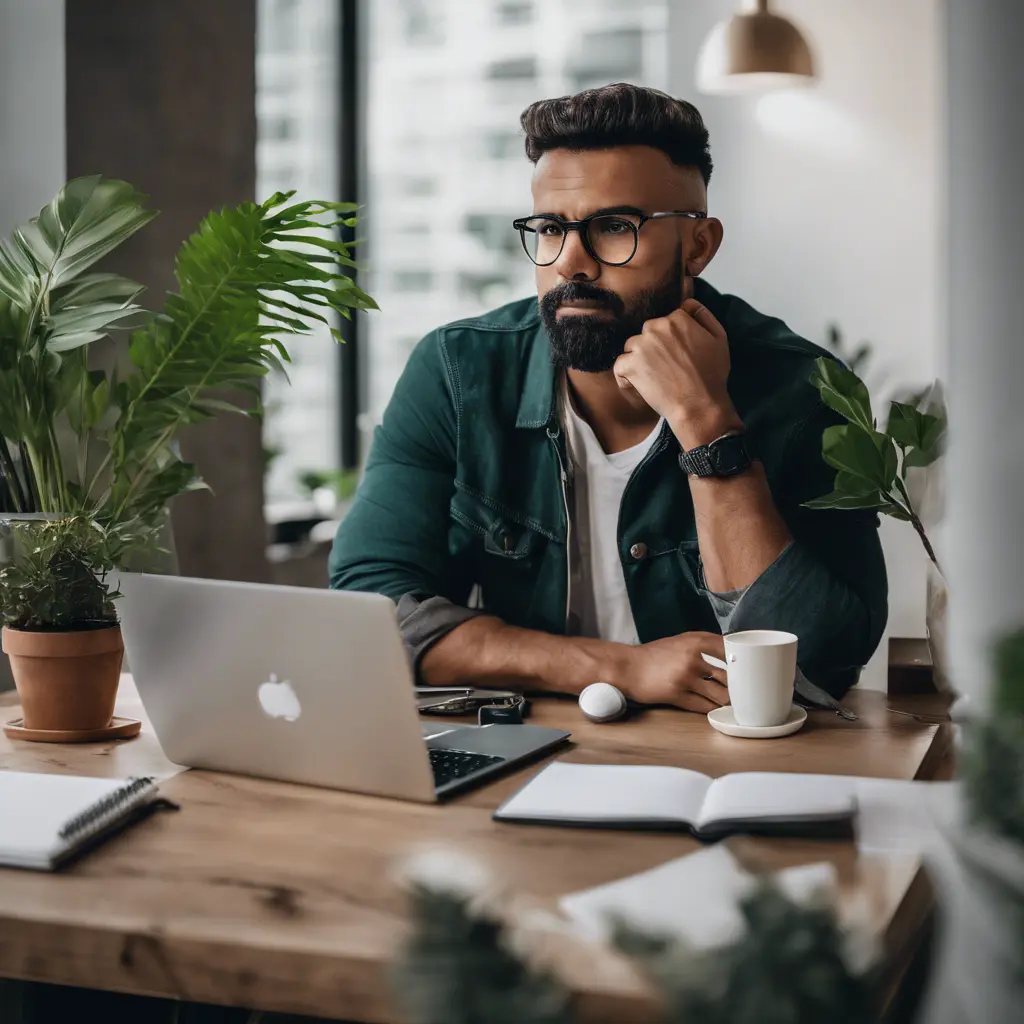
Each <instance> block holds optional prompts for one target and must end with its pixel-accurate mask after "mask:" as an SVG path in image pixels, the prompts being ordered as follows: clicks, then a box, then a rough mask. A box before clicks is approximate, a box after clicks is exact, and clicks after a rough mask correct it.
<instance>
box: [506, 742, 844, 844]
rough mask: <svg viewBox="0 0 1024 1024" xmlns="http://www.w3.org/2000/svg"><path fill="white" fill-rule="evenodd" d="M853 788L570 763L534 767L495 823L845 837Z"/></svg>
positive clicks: (750, 775) (808, 778)
mask: <svg viewBox="0 0 1024 1024" xmlns="http://www.w3.org/2000/svg"><path fill="white" fill-rule="evenodd" d="M856 809H857V804H856V797H855V794H854V789H853V787H852V786H850V785H844V784H843V782H842V781H840V780H837V779H836V778H835V777H834V776H826V775H795V774H794V775H790V774H787V773H772V772H738V773H736V774H735V775H723V776H722V777H721V778H719V779H710V778H708V777H707V776H706V775H701V774H700V772H694V771H689V770H688V769H686V768H669V767H662V766H658V765H614V764H567V763H566V762H564V761H556V762H555V763H554V764H552V765H549V766H548V767H547V768H545V769H543V771H540V772H538V773H537V775H536V776H534V778H533V779H532V780H531V781H530V782H528V783H527V784H526V785H525V786H524V787H523V788H522V789H520V790H519V792H518V793H516V794H515V795H514V796H512V797H511V798H510V799H509V800H507V801H506V802H505V803H504V804H503V805H502V806H501V807H499V808H498V810H497V811H495V812H494V817H495V819H497V820H498V821H518V822H530V823H533V824H549V825H584V826H593V827H603V828H636V829H665V830H679V831H689V832H692V833H693V835H694V836H695V837H696V838H698V839H705V840H713V839H719V838H721V837H723V836H726V835H730V834H732V833H736V832H746V833H765V834H770V835H800V836H804V835H813V836H825V837H833V836H835V837H843V838H845V837H849V836H852V835H853V819H854V816H855V814H856Z"/></svg>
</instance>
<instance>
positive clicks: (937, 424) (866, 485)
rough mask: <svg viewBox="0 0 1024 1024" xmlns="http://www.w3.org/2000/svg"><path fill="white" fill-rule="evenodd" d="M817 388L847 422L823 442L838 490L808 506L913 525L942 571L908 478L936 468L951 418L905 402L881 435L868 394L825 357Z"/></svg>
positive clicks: (848, 372) (893, 408)
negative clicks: (869, 512)
mask: <svg viewBox="0 0 1024 1024" xmlns="http://www.w3.org/2000/svg"><path fill="white" fill-rule="evenodd" d="M812 383H813V384H814V385H815V386H816V387H817V388H818V392H819V393H820V395H821V398H822V401H823V402H824V403H825V404H826V405H827V406H829V407H830V408H831V409H834V410H835V411H836V412H838V413H839V414H840V415H841V416H843V418H844V419H845V420H846V421H847V422H846V423H845V424H838V425H836V426H832V427H828V428H827V429H826V430H825V432H824V434H823V436H822V453H823V456H824V458H825V461H826V462H827V463H828V464H829V465H830V466H832V467H834V468H835V469H836V470H837V472H836V481H835V485H834V490H833V491H832V492H831V493H830V494H826V495H824V496H823V497H820V498H816V499H815V500H814V501H810V502H807V506H808V507H809V508H845V509H857V508H862V509H876V510H877V511H879V512H882V513H884V514H885V515H888V516H892V517H893V518H894V519H900V520H903V521H904V522H908V523H910V524H911V525H912V526H913V527H914V529H915V530H916V531H917V534H918V536H919V537H920V538H921V542H922V543H923V544H924V548H925V551H926V552H927V554H928V557H929V558H930V559H931V560H932V562H933V563H934V564H935V566H936V568H939V562H938V559H937V557H936V555H935V549H934V548H933V547H932V544H931V541H930V540H929V539H928V535H927V533H926V532H925V528H924V525H923V523H922V522H921V518H920V516H919V515H918V513H917V510H916V509H915V508H914V504H913V502H912V501H911V498H910V491H909V489H908V487H907V472H908V471H909V470H911V469H913V468H914V467H915V466H928V465H930V464H931V463H932V462H934V461H935V460H936V459H937V458H938V457H939V456H940V455H941V454H942V451H943V448H944V445H945V440H946V417H945V415H938V416H936V415H932V414H930V413H925V412H920V411H919V410H918V409H916V408H915V407H914V406H912V405H908V404H906V403H903V402H892V403H891V404H890V407H889V422H888V424H887V425H886V427H885V429H884V430H879V429H878V423H877V422H876V421H875V418H874V415H873V414H872V412H871V396H870V395H869V394H868V389H867V387H866V386H865V384H864V382H863V381H862V380H861V379H860V378H859V377H858V376H857V375H856V374H855V373H854V372H853V371H852V370H849V369H847V368H846V367H845V366H843V365H842V364H841V363H838V362H836V361H835V360H834V359H829V358H827V357H825V356H823V357H821V358H820V359H819V360H818V362H817V368H816V371H815V373H814V375H813V377H812Z"/></svg>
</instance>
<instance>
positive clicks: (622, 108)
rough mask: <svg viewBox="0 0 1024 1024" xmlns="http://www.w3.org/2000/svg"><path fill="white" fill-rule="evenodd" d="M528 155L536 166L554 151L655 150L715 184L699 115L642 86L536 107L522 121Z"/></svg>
mask: <svg viewBox="0 0 1024 1024" xmlns="http://www.w3.org/2000/svg"><path fill="white" fill-rule="evenodd" d="M519 122H520V124H521V125H522V126H523V131H524V132H525V133H526V155H527V156H528V157H529V158H530V160H531V162H533V163H536V162H537V161H538V160H539V159H540V158H541V157H542V156H543V155H544V154H545V153H547V152H548V151H549V150H552V149H568V150H572V151H574V152H580V151H582V150H589V149H612V148H613V147H615V146H651V147H652V148H653V149H658V150H661V152H662V153H664V154H665V155H666V156H667V157H668V158H669V160H671V161H672V163H674V164H677V165H678V166H679V167H696V168H697V170H698V171H700V175H701V177H702V178H703V179H704V184H705V185H707V184H708V182H709V181H710V180H711V170H712V167H713V166H714V165H713V164H712V162H711V148H710V144H709V137H708V130H707V128H706V127H705V125H704V119H703V118H702V117H701V116H700V111H699V110H697V108H696V107H695V106H694V105H693V104H692V103H687V102H686V100H677V99H673V97H671V96H668V95H666V94H665V93H663V92H659V91H658V90H657V89H647V88H644V87H642V86H639V85H627V84H625V83H622V82H620V83H618V84H616V85H604V86H601V87H600V88H599V89H587V90H585V91H584V92H578V93H576V94H575V95H574V96H559V97H558V99H553V100H538V101H537V102H536V103H531V104H530V106H528V107H527V108H526V109H525V110H524V111H523V113H522V116H521V117H520V118H519Z"/></svg>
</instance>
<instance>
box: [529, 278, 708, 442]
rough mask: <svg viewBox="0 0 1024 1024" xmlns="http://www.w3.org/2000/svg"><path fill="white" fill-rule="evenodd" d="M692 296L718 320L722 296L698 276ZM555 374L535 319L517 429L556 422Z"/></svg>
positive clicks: (532, 427) (545, 336)
mask: <svg viewBox="0 0 1024 1024" xmlns="http://www.w3.org/2000/svg"><path fill="white" fill-rule="evenodd" d="M693 295H694V298H695V299H696V300H697V301H698V302H700V303H703V305H705V306H707V307H708V309H710V310H711V312H712V314H713V315H714V316H715V317H716V318H717V319H718V320H719V321H721V320H722V302H721V298H722V297H721V295H720V294H719V293H718V292H717V291H716V290H715V289H714V288H712V287H711V285H709V284H708V283H707V282H706V281H703V280H702V279H701V278H699V277H698V278H697V279H696V280H695V281H694V282H693ZM723 326H725V327H726V331H728V326H727V325H725V324H723ZM555 377H556V374H555V368H554V365H553V364H552V362H551V350H550V348H549V347H548V336H547V332H546V331H545V330H544V325H543V323H542V322H541V321H540V319H538V321H537V330H536V332H535V334H534V336H533V342H532V344H531V345H530V355H529V358H528V361H527V364H526V374H525V376H524V379H523V390H522V393H521V394H520V396H519V408H518V410H517V412H516V427H517V428H519V429H524V430H531V429H537V428H538V427H547V426H549V425H551V424H554V423H557V422H558V403H557V401H556V399H557V393H556V391H555Z"/></svg>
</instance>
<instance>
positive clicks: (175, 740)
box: [118, 573, 569, 801]
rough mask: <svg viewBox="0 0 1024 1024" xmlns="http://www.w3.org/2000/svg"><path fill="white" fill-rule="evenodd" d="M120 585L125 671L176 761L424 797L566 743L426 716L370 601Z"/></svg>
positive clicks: (139, 580) (282, 590)
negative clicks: (427, 720) (434, 720)
mask: <svg viewBox="0 0 1024 1024" xmlns="http://www.w3.org/2000/svg"><path fill="white" fill-rule="evenodd" d="M120 586H121V592H122V593H123V594H124V597H123V598H122V599H121V600H120V601H119V602H118V611H119V614H120V616H121V623H122V629H123V632H124V641H125V650H126V654H127V658H128V667H129V669H130V671H131V672H132V674H133V675H134V677H135V682H136V685H137V686H138V690H139V696H140V697H141V698H142V703H143V705H144V706H145V708H146V712H147V714H148V715H149V718H150V721H151V722H152V724H153V729H154V730H155V732H156V735H157V737H158V738H159V740H160V743H161V745H162V746H163V749H164V752H165V753H166V755H167V756H168V757H169V758H170V759H171V760H172V761H174V762H176V763H178V764H182V765H186V766H188V767H191V768H213V769H217V770H220V771H229V772H239V773H241V774H246V775H259V776H263V777H266V778H272V779H282V780H284V781H287V782H302V783H307V784H310V785H315V786H329V787H332V788H335V789H345V790H352V791H354V792H358V793H372V794H377V795H380V796H390V797H403V798H405V799H409V800H421V801H430V800H435V799H437V797H439V796H447V795H449V794H451V793H454V792H456V791H458V790H460V789H462V788H464V787H468V786H471V785H474V784H476V783H478V782H481V781H483V780H484V779H486V778H488V777H490V776H493V775H494V774H496V773H498V772H502V771H504V770H506V769H508V768H510V767H512V766H513V765H517V764H520V763H522V762H524V761H527V760H529V759H532V758H537V757H539V756H541V755H542V754H544V753H545V752H547V751H548V750H550V749H551V748H553V747H555V746H557V745H558V744H560V743H562V742H564V741H565V740H566V739H567V738H568V736H569V734H568V733H567V732H562V731H561V730H557V729H545V728H540V727H538V726H532V725H504V724H502V725H485V726H481V727H475V726H465V725H461V724H460V725H447V724H446V725H441V726H438V725H436V724H432V725H428V724H427V723H423V722H421V721H420V719H419V714H418V712H417V709H416V696H415V690H414V687H413V678H412V672H411V670H410V667H409V662H408V658H407V656H406V653H405V649H404V647H403V646H402V640H401V636H400V634H399V631H398V623H397V620H396V618H395V605H394V603H393V602H392V601H390V600H389V599H388V598H386V597H382V596H380V595H378V594H355V593H345V592H337V591H331V590H312V589H305V588H301V587H277V586H266V585H262V584H255V583H227V582H221V581H213V580H198V579H187V578H182V577H175V576H149V575H137V574H128V573H125V574H122V576H121V577H120Z"/></svg>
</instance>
